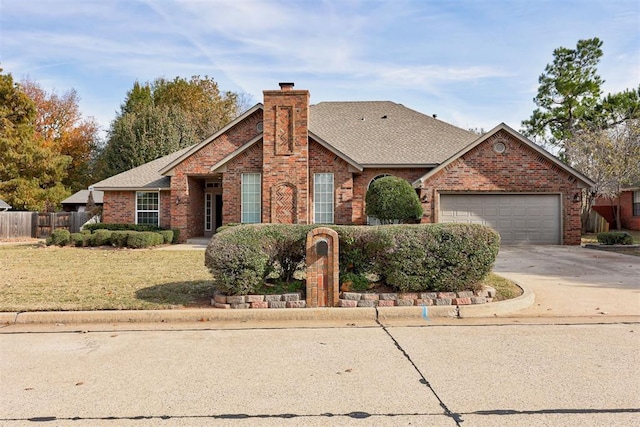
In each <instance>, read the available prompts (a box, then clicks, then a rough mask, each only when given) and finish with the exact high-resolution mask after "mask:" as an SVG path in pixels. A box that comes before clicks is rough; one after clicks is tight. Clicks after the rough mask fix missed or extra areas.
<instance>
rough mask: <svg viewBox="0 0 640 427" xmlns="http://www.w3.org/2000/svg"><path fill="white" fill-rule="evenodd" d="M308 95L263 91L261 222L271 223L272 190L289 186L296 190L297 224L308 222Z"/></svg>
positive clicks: (302, 91) (284, 90)
mask: <svg viewBox="0 0 640 427" xmlns="http://www.w3.org/2000/svg"><path fill="white" fill-rule="evenodd" d="M308 123H309V91H306V90H293V89H290V88H289V89H283V90H266V91H264V138H263V149H262V156H263V160H264V163H263V175H262V222H273V221H272V219H271V200H270V197H271V188H272V187H276V186H277V185H279V184H283V183H288V184H291V185H293V186H294V187H295V188H296V190H297V193H296V205H297V215H296V217H297V220H298V223H300V224H308V223H309V222H311V218H309V143H308Z"/></svg>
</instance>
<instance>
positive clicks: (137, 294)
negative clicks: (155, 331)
mask: <svg viewBox="0 0 640 427" xmlns="http://www.w3.org/2000/svg"><path fill="white" fill-rule="evenodd" d="M212 294H213V285H212V280H211V275H210V274H209V272H208V271H207V269H206V267H205V266H204V253H203V251H171V250H162V251H159V250H148V249H138V250H131V249H109V248H69V247H65V248H60V247H53V246H52V247H38V246H35V245H26V246H13V245H12V246H0V311H45V310H122V309H166V308H184V307H194V306H203V305H208V304H210V298H211V295H212Z"/></svg>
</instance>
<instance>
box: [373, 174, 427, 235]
mask: <svg viewBox="0 0 640 427" xmlns="http://www.w3.org/2000/svg"><path fill="white" fill-rule="evenodd" d="M365 202H366V213H367V215H369V216H372V217H375V218H377V219H378V220H380V222H382V223H383V224H389V223H391V222H394V221H399V222H407V221H409V220H415V219H417V218H420V217H421V216H422V213H423V211H422V204H421V203H420V199H419V198H418V195H417V194H416V190H415V189H414V188H413V187H412V186H411V184H409V182H408V181H406V180H404V179H402V178H398V177H395V176H385V177H382V178H380V179H376V180H375V181H373V182H372V183H371V186H369V189H368V190H367V194H366V196H365Z"/></svg>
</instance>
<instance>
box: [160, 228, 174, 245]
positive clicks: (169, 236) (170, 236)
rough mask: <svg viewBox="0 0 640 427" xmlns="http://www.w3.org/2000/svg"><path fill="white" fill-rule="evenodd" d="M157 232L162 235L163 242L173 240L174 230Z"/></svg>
mask: <svg viewBox="0 0 640 427" xmlns="http://www.w3.org/2000/svg"><path fill="white" fill-rule="evenodd" d="M157 233H158V234H159V235H161V236H162V243H172V242H173V230H160V231H158V232H157Z"/></svg>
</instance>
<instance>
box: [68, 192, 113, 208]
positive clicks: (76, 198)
mask: <svg viewBox="0 0 640 427" xmlns="http://www.w3.org/2000/svg"><path fill="white" fill-rule="evenodd" d="M103 196H104V192H102V191H98V190H94V191H93V202H94V203H97V204H102V201H103ZM87 200H89V190H80V191H78V192H76V193H74V194H72V195H71V196H69V197H67V198H66V199H64V200H63V201H62V202H60V203H61V204H63V205H67V204H69V205H82V204H85V203H87Z"/></svg>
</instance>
